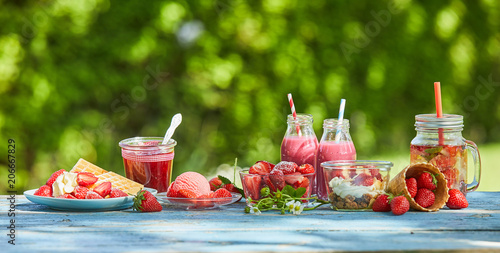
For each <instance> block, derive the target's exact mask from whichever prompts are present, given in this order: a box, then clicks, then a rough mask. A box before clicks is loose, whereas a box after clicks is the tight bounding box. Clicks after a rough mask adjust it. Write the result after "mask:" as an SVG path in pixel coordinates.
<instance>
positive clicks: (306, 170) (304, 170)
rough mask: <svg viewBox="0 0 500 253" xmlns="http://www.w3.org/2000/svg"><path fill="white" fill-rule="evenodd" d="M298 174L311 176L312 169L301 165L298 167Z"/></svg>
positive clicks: (310, 166)
mask: <svg viewBox="0 0 500 253" xmlns="http://www.w3.org/2000/svg"><path fill="white" fill-rule="evenodd" d="M297 171H298V172H300V173H301V174H311V173H314V167H313V166H312V165H310V164H307V163H306V164H302V165H300V167H299V168H298V169H297Z"/></svg>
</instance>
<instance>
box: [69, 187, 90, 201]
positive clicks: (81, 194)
mask: <svg viewBox="0 0 500 253" xmlns="http://www.w3.org/2000/svg"><path fill="white" fill-rule="evenodd" d="M89 191H90V190H89V188H87V187H83V186H77V187H75V190H73V192H72V193H71V194H73V196H75V198H77V199H85V198H86V197H87V193H88V192H89Z"/></svg>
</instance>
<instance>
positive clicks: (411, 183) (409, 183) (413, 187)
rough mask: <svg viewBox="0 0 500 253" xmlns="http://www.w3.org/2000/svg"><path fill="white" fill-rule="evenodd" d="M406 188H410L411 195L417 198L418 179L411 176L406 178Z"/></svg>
mask: <svg viewBox="0 0 500 253" xmlns="http://www.w3.org/2000/svg"><path fill="white" fill-rule="evenodd" d="M406 188H407V189H408V192H409V193H410V196H411V197H412V198H415V196H416V195H417V190H418V189H417V179H415V178H413V177H411V178H407V179H406Z"/></svg>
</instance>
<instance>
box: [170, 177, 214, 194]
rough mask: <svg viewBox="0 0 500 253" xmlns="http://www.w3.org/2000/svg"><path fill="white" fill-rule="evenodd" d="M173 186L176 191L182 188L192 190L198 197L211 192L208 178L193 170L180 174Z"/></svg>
mask: <svg viewBox="0 0 500 253" xmlns="http://www.w3.org/2000/svg"><path fill="white" fill-rule="evenodd" d="M171 187H172V190H174V191H176V192H178V191H179V190H181V189H187V190H191V191H193V192H194V193H195V194H196V197H199V196H201V195H205V194H209V193H210V184H209V183H208V180H207V179H206V178H205V177H204V176H203V175H201V174H200V173H198V172H192V171H188V172H184V173H182V174H180V175H179V176H178V177H177V178H176V179H175V181H174V182H173V183H172V185H171Z"/></svg>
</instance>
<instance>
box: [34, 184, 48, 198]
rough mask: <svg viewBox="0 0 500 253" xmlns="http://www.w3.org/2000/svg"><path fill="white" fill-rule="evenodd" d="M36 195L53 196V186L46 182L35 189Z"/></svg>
mask: <svg viewBox="0 0 500 253" xmlns="http://www.w3.org/2000/svg"><path fill="white" fill-rule="evenodd" d="M34 195H36V196H42V197H52V187H50V186H48V185H46V184H44V185H42V186H40V188H38V190H36V191H35V193H34Z"/></svg>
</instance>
